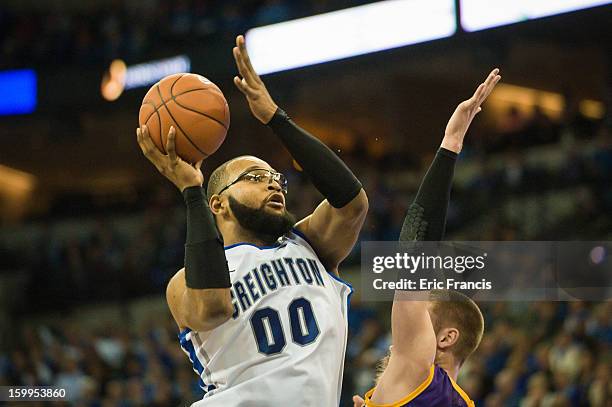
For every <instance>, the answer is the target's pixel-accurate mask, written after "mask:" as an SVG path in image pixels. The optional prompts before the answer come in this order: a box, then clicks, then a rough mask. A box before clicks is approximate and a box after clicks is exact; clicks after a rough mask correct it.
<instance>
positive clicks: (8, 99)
mask: <svg viewBox="0 0 612 407" xmlns="http://www.w3.org/2000/svg"><path fill="white" fill-rule="evenodd" d="M36 82H37V81H36V72H34V70H32V69H18V70H11V71H0V95H3V96H5V97H2V98H0V116H6V115H13V114H27V113H32V112H33V111H34V109H36V93H37V89H36V88H37V83H36Z"/></svg>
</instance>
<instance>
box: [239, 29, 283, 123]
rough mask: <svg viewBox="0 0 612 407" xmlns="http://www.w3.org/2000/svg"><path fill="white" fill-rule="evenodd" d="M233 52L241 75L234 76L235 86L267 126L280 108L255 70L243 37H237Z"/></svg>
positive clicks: (254, 113) (258, 118) (252, 110)
mask: <svg viewBox="0 0 612 407" xmlns="http://www.w3.org/2000/svg"><path fill="white" fill-rule="evenodd" d="M232 51H233V53H234V59H235V60H236V66H237V67H238V72H239V73H240V76H234V84H235V85H236V87H237V88H238V89H239V90H240V92H242V94H243V95H244V96H246V98H247V102H248V103H249V107H250V108H251V112H252V113H253V116H255V117H256V118H257V120H259V121H260V122H262V123H263V124H267V123H268V122H269V121H270V120H272V117H273V116H274V112H276V109H277V107H278V106H276V103H274V101H273V100H272V97H271V96H270V93H269V92H268V90H267V89H266V85H264V83H263V81H262V80H261V79H260V78H259V75H257V72H255V69H253V65H251V60H250V58H249V54H248V53H247V50H246V45H245V43H244V37H243V36H242V35H239V36H237V37H236V46H235V47H234V49H233V50H232Z"/></svg>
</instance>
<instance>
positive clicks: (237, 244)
mask: <svg viewBox="0 0 612 407" xmlns="http://www.w3.org/2000/svg"><path fill="white" fill-rule="evenodd" d="M280 245H281V244H280V243H274V244H273V245H272V246H257V245H256V244H253V243H248V242H239V243H234V244H231V245H229V246H225V247H224V248H223V249H224V250H228V249H232V248H234V247H236V246H253V247H256V248H258V249H259V250H267V249H276V248H277V247H279V246H280Z"/></svg>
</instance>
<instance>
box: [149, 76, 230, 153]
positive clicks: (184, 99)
mask: <svg viewBox="0 0 612 407" xmlns="http://www.w3.org/2000/svg"><path fill="white" fill-rule="evenodd" d="M138 121H139V123H140V125H141V126H142V125H143V124H146V125H147V127H148V129H149V134H150V136H151V139H152V140H153V142H154V143H155V145H156V146H157V148H159V150H160V151H161V152H163V153H164V154H166V141H167V137H168V131H170V126H174V128H175V129H176V153H177V155H178V156H179V157H181V158H182V159H183V160H185V161H187V162H190V163H195V162H197V161H200V160H201V159H204V158H206V157H208V156H209V155H211V154H212V153H214V152H215V151H217V149H218V148H219V146H220V145H221V143H223V140H225V135H226V134H227V129H228V128H229V124H230V113H229V107H228V106H227V101H226V100H225V97H224V96H223V93H222V92H221V90H220V89H219V88H218V87H217V85H215V84H214V83H212V82H211V81H209V80H208V79H206V78H205V77H203V76H201V75H196V74H193V73H178V74H174V75H170V76H166V77H165V78H164V79H162V80H161V81H159V82H157V83H156V84H155V85H153V86H152V87H151V89H149V91H148V92H147V94H146V95H145V97H144V99H143V100H142V106H140V113H139V114H138Z"/></svg>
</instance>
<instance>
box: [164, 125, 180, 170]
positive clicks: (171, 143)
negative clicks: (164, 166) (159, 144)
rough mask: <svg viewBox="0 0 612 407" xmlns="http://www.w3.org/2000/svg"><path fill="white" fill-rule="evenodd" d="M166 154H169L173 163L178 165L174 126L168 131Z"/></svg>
mask: <svg viewBox="0 0 612 407" xmlns="http://www.w3.org/2000/svg"><path fill="white" fill-rule="evenodd" d="M166 152H167V153H168V157H169V158H170V162H171V163H176V162H177V161H178V160H177V156H176V129H175V128H174V126H170V131H168V137H167V140H166Z"/></svg>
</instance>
